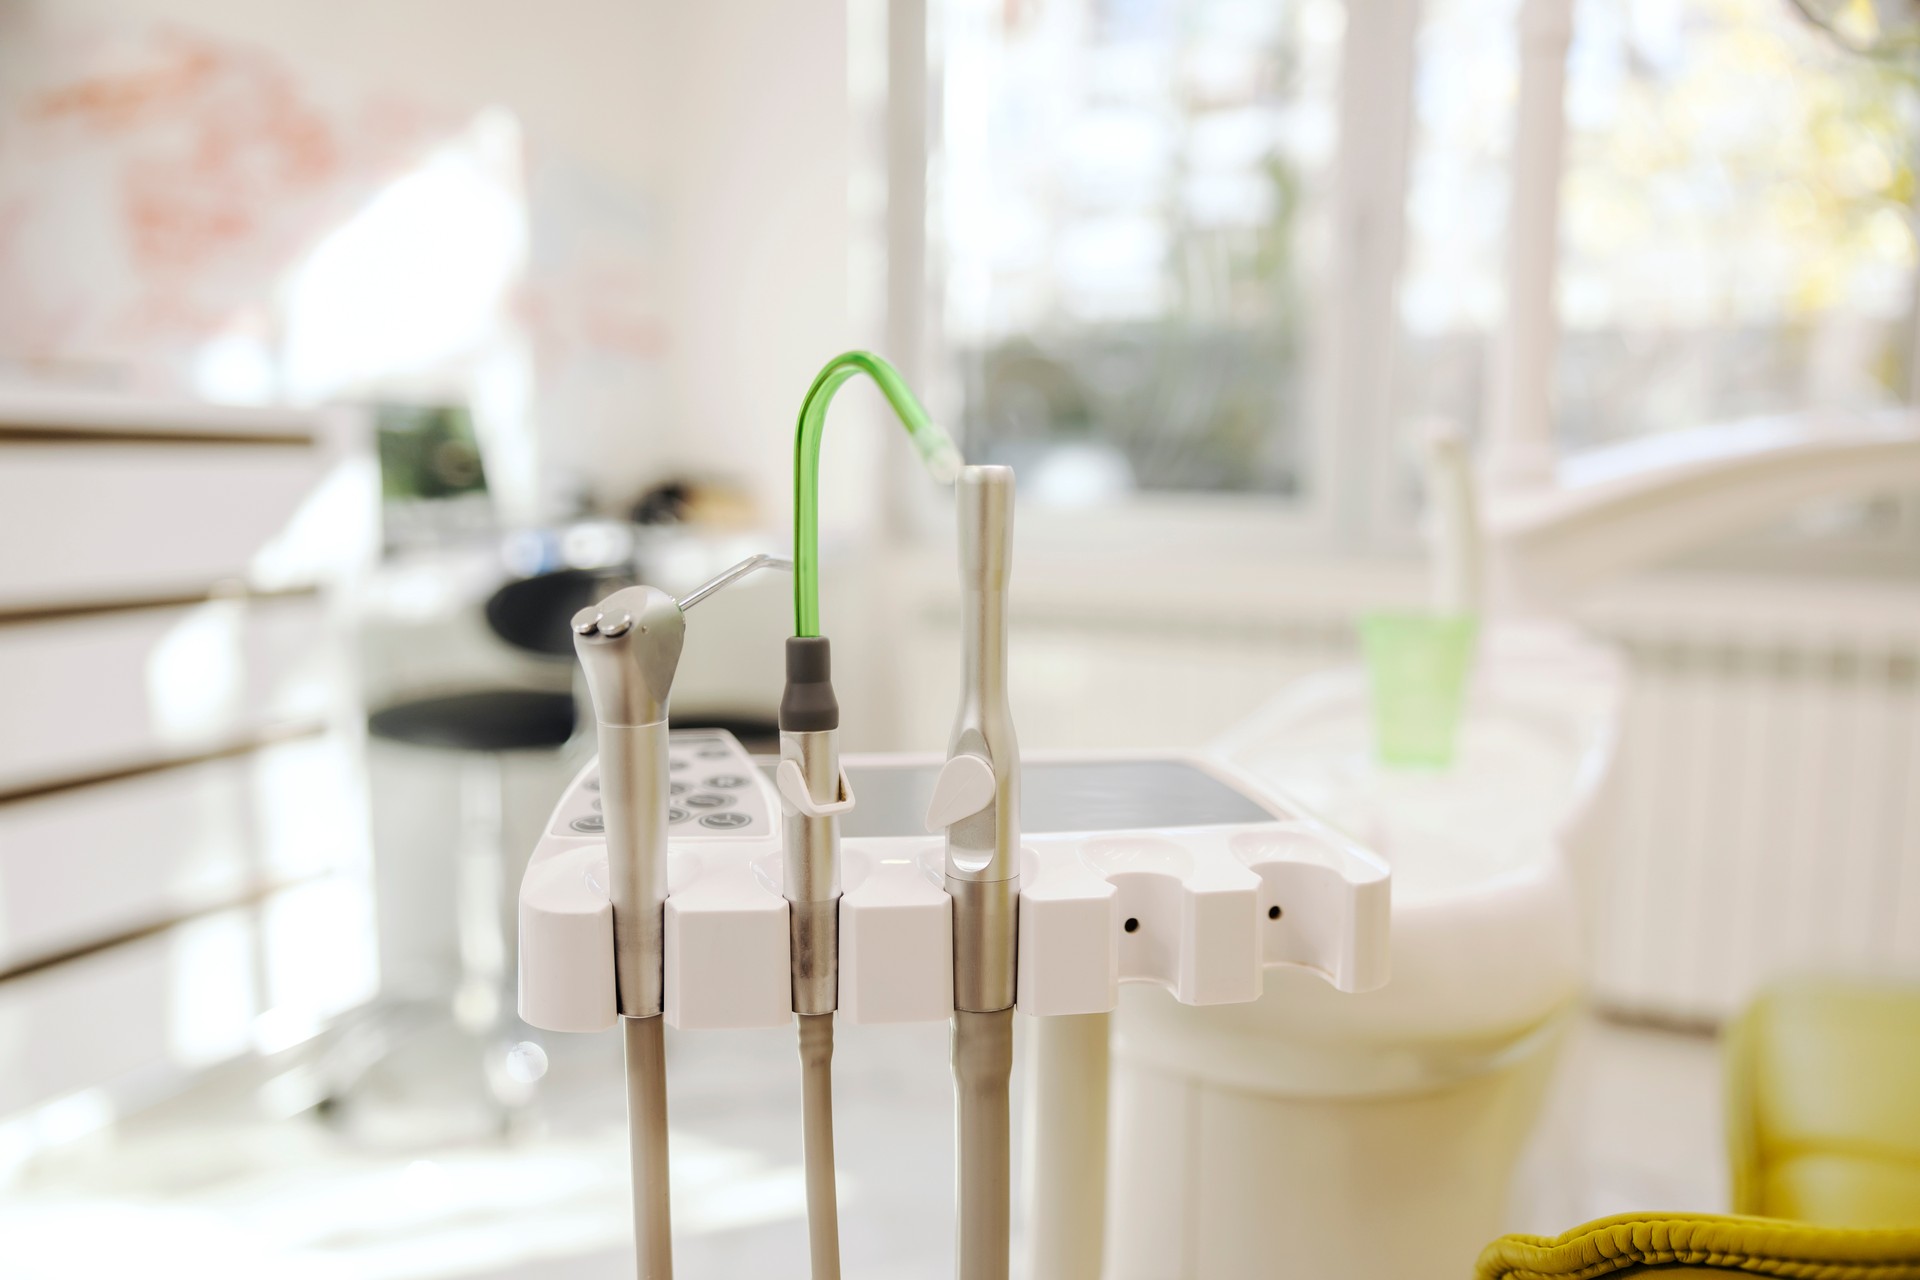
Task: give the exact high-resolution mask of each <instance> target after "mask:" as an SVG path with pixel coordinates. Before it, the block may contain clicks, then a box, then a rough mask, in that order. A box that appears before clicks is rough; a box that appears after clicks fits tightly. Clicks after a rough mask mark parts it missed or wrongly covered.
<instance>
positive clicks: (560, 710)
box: [367, 569, 621, 1108]
mask: <svg viewBox="0 0 1920 1280" xmlns="http://www.w3.org/2000/svg"><path fill="white" fill-rule="evenodd" d="M620 584H621V583H620V580H619V579H616V578H613V577H611V576H609V575H607V574H603V573H594V572H589V571H586V570H578V569H567V570H561V571H558V572H554V573H545V574H540V575H538V576H536V577H532V578H525V579H521V580H519V581H516V582H510V583H508V584H507V585H505V586H503V587H501V588H500V589H499V590H497V591H495V592H494V593H493V595H492V596H490V597H489V598H488V599H487V602H486V606H485V609H484V613H485V616H486V620H487V625H488V628H489V629H490V630H491V631H492V632H493V634H494V635H496V636H498V637H499V638H500V639H501V640H502V641H504V642H505V643H507V644H509V645H511V646H513V647H514V648H515V649H518V650H520V651H521V652H523V653H530V654H535V655H538V656H540V657H543V658H550V659H555V660H561V659H564V660H565V661H566V662H568V663H569V664H571V663H572V661H573V633H572V630H571V628H570V627H569V626H568V622H569V620H570V619H571V618H572V617H573V615H574V614H575V613H576V612H578V611H579V610H580V609H582V608H584V607H585V606H587V605H589V604H593V603H595V602H597V601H598V600H600V599H601V598H602V597H604V596H605V595H606V594H607V593H608V592H609V591H612V590H614V589H615V588H616V587H617V586H619V585H620ZM588 727H589V728H591V726H588ZM579 728H581V724H580V717H579V715H578V713H577V710H576V703H575V698H574V695H573V693H572V692H570V691H569V692H561V691H558V690H540V689H518V688H495V689H472V690H464V691H461V692H456V693H445V694H436V695H433V696H430V697H421V698H410V699H408V700H406V701H404V702H398V703H394V704H393V705H391V706H387V707H382V708H381V709H380V710H378V711H375V712H374V713H373V714H372V715H370V716H369V717H368V718H367V731H368V732H369V733H370V734H371V735H372V736H373V737H375V738H379V739H382V740H384V741H388V742H394V743H399V744H403V745H405V746H409V747H420V748H427V749H433V750H441V751H453V752H458V753H460V754H461V757H462V759H461V765H460V824H459V845H458V850H457V853H456V862H455V870H454V893H455V934H456V937H457V938H458V942H459V951H460V979H459V985H458V987H457V988H456V990H455V993H454V999H453V1012H454V1018H455V1021H456V1022H457V1023H458V1024H459V1026H460V1027H461V1029H462V1030H464V1031H465V1032H467V1033H468V1034H469V1035H471V1036H473V1037H475V1038H476V1039H481V1040H483V1041H487V1040H492V1039H494V1038H497V1033H498V1032H499V1031H500V1030H501V1029H502V1028H503V1026H504V1025H505V1023H506V1021H507V1018H506V1015H507V1012H508V1010H509V1009H511V1008H512V996H511V988H512V983H513V977H514V975H513V965H512V956H513V945H512V933H511V930H512V918H513V910H512V908H513V897H512V886H511V885H509V884H508V882H507V881H508V877H507V869H508V866H509V859H508V857H507V851H506V849H505V848H504V846H503V835H502V832H503V820H502V819H503V813H502V809H503V800H504V794H505V785H504V781H505V780H504V776H503V774H504V765H505V757H506V756H508V755H510V754H514V753H519V752H545V751H557V750H559V749H560V748H562V747H564V746H566V744H567V743H568V742H570V741H572V739H573V736H574V734H575V732H576V731H577V730H578V729H579ZM506 1049H507V1046H506V1045H505V1044H504V1043H503V1044H500V1045H497V1046H494V1045H489V1046H488V1048H487V1051H486V1052H485V1055H484V1056H485V1068H486V1076H487V1083H488V1086H489V1089H490V1091H491V1092H492V1094H493V1096H494V1099H495V1101H496V1102H498V1103H499V1104H500V1105H501V1106H502V1107H503V1108H513V1107H516V1106H518V1105H520V1104H521V1103H524V1102H525V1101H526V1100H528V1098H530V1096H531V1093H532V1085H533V1082H532V1081H527V1080H516V1079H514V1078H513V1075H512V1073H511V1072H510V1071H508V1070H507V1069H506V1067H507V1062H506ZM496 1050H497V1052H496ZM496 1058H497V1059H499V1061H495V1059H496Z"/></svg>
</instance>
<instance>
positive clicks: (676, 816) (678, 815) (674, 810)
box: [667, 805, 693, 822]
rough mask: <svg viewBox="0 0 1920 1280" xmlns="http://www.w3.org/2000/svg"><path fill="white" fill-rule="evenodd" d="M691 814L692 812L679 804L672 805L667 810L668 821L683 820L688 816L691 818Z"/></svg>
mask: <svg viewBox="0 0 1920 1280" xmlns="http://www.w3.org/2000/svg"><path fill="white" fill-rule="evenodd" d="M692 816H693V815H692V814H690V813H688V812H687V811H686V810H685V809H682V808H681V807H680V806H679V805H673V806H672V807H670V808H669V809H668V810H667V821H668V822H685V821H686V820H687V819H688V818H691V817H692Z"/></svg>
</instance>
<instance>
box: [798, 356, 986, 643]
mask: <svg viewBox="0 0 1920 1280" xmlns="http://www.w3.org/2000/svg"><path fill="white" fill-rule="evenodd" d="M859 373H864V374H866V375H867V376H868V377H869V378H872V379H873V380H874V382H875V383H877V384H878V385H879V387H880V390H881V392H882V394H884V395H885V396H886V397H887V403H888V404H890V405H892V406H893V411H894V413H896V414H898V415H899V417H900V421H901V423H902V424H904V425H905V426H906V428H907V434H908V435H909V436H910V437H912V439H913V446H914V448H915V449H916V450H918V451H919V454H920V460H921V461H922V462H924V463H926V465H927V470H928V471H930V472H932V473H933V476H934V478H935V479H936V480H940V481H942V482H951V481H952V480H953V478H954V477H955V476H957V475H959V474H960V451H959V450H958V449H956V448H954V447H953V441H952V440H951V439H949V438H948V436H947V433H946V432H945V431H943V430H941V429H940V428H939V427H938V426H937V425H935V423H934V421H933V418H932V417H931V416H930V415H929V414H928V413H927V411H926V409H925V407H924V406H922V405H921V403H920V402H919V401H918V400H916V399H915V398H914V395H913V392H912V391H911V390H909V389H908V387H907V383H906V379H904V378H902V377H901V376H900V371H899V370H898V369H895V368H894V367H893V366H892V365H890V364H888V363H887V362H886V361H885V360H882V359H881V358H880V357H879V356H876V355H874V354H872V353H871V352H867V351H849V352H847V353H845V354H844V355H838V356H835V357H834V358H833V359H831V360H829V361H828V362H827V367H826V368H824V369H822V370H821V371H820V376H819V377H817V378H815V379H814V380H813V385H812V386H811V387H809V388H807V398H806V399H805V400H804V401H803V402H802V403H801V405H800V427H799V430H798V431H797V432H796V433H795V435H794V441H793V634H795V635H797V636H817V635H819V634H820V434H821V432H822V431H823V430H824V429H825V427H826V425H827V406H828V405H830V404H832V403H833V396H834V393H835V392H836V391H838V390H840V388H841V387H842V386H843V385H844V384H845V383H846V382H847V380H848V379H849V378H852V377H853V376H854V375H855V374H859Z"/></svg>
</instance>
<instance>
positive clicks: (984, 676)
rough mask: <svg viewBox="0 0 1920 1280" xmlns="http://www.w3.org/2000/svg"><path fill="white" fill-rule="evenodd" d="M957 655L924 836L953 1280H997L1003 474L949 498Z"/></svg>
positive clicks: (1009, 788)
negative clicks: (940, 1017)
mask: <svg viewBox="0 0 1920 1280" xmlns="http://www.w3.org/2000/svg"><path fill="white" fill-rule="evenodd" d="M956 488H957V493H958V497H959V510H960V585H961V595H962V606H961V608H962V624H961V625H962V631H963V642H964V656H963V663H962V689H961V696H960V710H959V714H958V716H956V718H955V720H954V726H953V733H952V736H951V738H950V739H949V741H948V745H947V762H946V764H945V766H943V767H942V769H941V771H940V776H939V778H938V780H937V782H936V783H935V786H934V796H933V802H932V803H931V805H929V806H928V810H927V829H928V830H929V831H937V830H940V829H942V828H944V829H945V831H946V888H947V892H948V894H950V895H951V896H952V898H953V1004H954V1014H953V1073H954V1089H955V1094H956V1098H955V1105H956V1108H957V1114H958V1119H959V1124H958V1129H959V1170H958V1187H957V1196H958V1201H959V1205H958V1230H957V1232H956V1235H957V1240H958V1244H957V1253H958V1262H957V1266H956V1274H957V1275H958V1276H959V1278H960V1280H1005V1277H1006V1275H1007V1270H1008V1244H1009V1234H1010V1225H1011V1217H1012V1214H1011V1185H1012V1150H1011V1120H1010V1115H1009V1111H1008V1084H1009V1080H1010V1078H1011V1076H1012V1073H1013V1003H1014V971H1015V958H1016V957H1015V939H1016V925H1017V915H1018V910H1019V895H1020V746H1019V743H1018V742H1017V741H1016V740H1015V737H1014V732H1013V714H1012V711H1011V710H1010V708H1009V706H1008V700H1007V582H1008V577H1009V575H1010V573H1011V570H1012V559H1013V472H1012V470H1010V469H1009V468H1007V467H967V468H966V469H965V470H963V471H962V472H961V473H960V478H959V481H958V484H957V486H956Z"/></svg>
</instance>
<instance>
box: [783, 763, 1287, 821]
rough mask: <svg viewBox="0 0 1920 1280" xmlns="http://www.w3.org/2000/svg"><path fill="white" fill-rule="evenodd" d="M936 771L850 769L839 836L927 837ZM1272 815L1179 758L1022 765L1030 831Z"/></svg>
mask: <svg viewBox="0 0 1920 1280" xmlns="http://www.w3.org/2000/svg"><path fill="white" fill-rule="evenodd" d="M762 767H763V768H771V767H772V762H767V763H763V764H762ZM939 774H940V766H939V765H937V764H931V765H849V766H847V781H848V782H849V783H850V784H851V785H852V787H853V794H854V798H855V801H856V803H855V804H854V807H853V811H852V812H851V813H848V814H845V815H844V816H843V817H842V818H841V820H840V833H841V834H842V835H845V836H856V837H858V836H869V837H871V836H919V835H926V834H927V828H926V814H927V804H928V803H929V802H930V801H931V800H932V799H933V783H934V779H935V778H937V777H938V776H939ZM1272 819H1273V815H1272V814H1271V813H1269V812H1268V811H1267V810H1266V809H1264V808H1262V807H1261V806H1260V805H1259V804H1258V803H1257V802H1256V801H1254V800H1253V799H1252V798H1251V797H1249V796H1246V795H1244V794H1242V793H1241V792H1239V791H1237V790H1235V789H1234V788H1232V787H1230V786H1228V785H1227V784H1226V783H1224V782H1222V781H1220V780H1219V779H1218V778H1215V777H1214V776H1212V775H1211V774H1208V773H1204V772H1202V771H1201V770H1199V769H1196V768H1194V767H1193V766H1192V765H1190V764H1187V763H1185V762H1183V761H1179V760H1084V761H1071V760H1068V761H1042V762H1038V763H1033V762H1029V763H1028V764H1026V765H1024V766H1023V767H1022V769H1021V777H1020V829H1021V831H1022V832H1024V833H1026V834H1029V835H1046V834H1048V833H1053V832H1067V831H1142V830H1156V829H1161V828H1167V827H1212V826H1225V825H1229V824H1234V823H1243V822H1270V821H1272Z"/></svg>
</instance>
